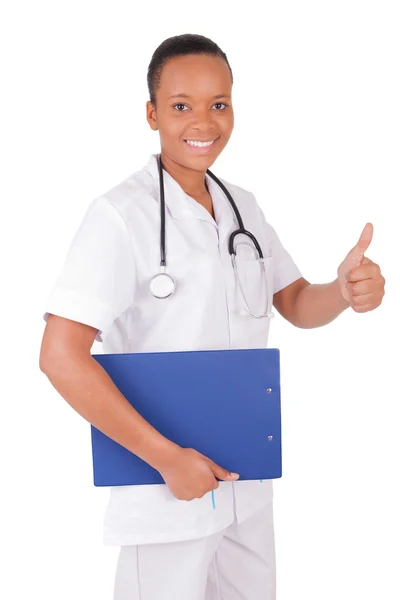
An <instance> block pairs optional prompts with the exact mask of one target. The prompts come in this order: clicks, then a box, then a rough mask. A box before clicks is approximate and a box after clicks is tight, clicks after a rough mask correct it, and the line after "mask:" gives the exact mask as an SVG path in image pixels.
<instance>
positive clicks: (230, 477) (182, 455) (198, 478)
mask: <svg viewBox="0 0 400 600" xmlns="http://www.w3.org/2000/svg"><path fill="white" fill-rule="evenodd" d="M159 473H160V474H161V476H162V477H163V479H164V481H165V483H166V484H167V486H168V487H169V489H170V490H171V492H172V493H173V495H174V496H175V498H178V500H193V499H194V498H202V497H203V496H204V495H205V494H207V492H210V491H212V490H215V489H217V487H218V486H219V482H218V481H217V479H216V477H218V478H219V479H222V480H223V481H235V480H237V479H238V478H239V475H238V474H237V473H230V472H229V471H227V470H226V469H224V468H223V467H220V466H219V465H217V464H216V463H215V462H213V461H212V460H211V459H210V458H208V457H207V456H204V454H201V453H200V452H197V450H194V449H193V448H181V447H178V448H177V450H176V452H174V453H173V455H172V456H171V460H170V462H169V464H168V465H167V466H166V467H163V468H162V469H161V470H159Z"/></svg>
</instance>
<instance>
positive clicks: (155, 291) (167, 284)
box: [150, 154, 274, 319]
mask: <svg viewBox="0 0 400 600" xmlns="http://www.w3.org/2000/svg"><path fill="white" fill-rule="evenodd" d="M157 163H158V173H159V177H160V213H161V228H160V238H161V239H160V255H161V261H160V273H157V274H156V275H154V277H152V279H151V280H150V292H151V293H152V295H153V296H154V297H155V298H159V299H163V298H168V297H169V296H171V295H172V294H173V292H174V291H175V281H174V280H173V278H172V277H171V275H169V274H168V273H166V272H165V271H166V266H167V263H166V259H165V193H164V177H163V164H162V161H161V154H159V155H158V156H157ZM206 172H207V174H208V175H209V176H210V177H211V178H212V179H213V180H214V181H215V182H216V183H217V184H218V185H219V186H220V188H221V189H222V190H223V192H224V193H225V195H226V197H227V198H228V200H229V202H230V203H231V206H232V208H233V210H234V212H235V215H236V219H237V222H238V224H239V229H236V230H235V231H233V232H232V233H231V234H230V237H229V246H228V247H229V254H230V256H231V260H232V266H233V269H234V272H235V277H236V280H237V282H238V284H239V289H240V292H241V295H242V298H243V301H244V304H245V306H246V310H247V311H248V313H249V314H250V315H251V316H252V317H255V318H256V319H262V318H264V317H267V318H272V317H274V313H273V312H271V309H270V307H269V298H268V296H269V295H268V281H267V273H266V270H265V265H264V262H263V260H264V255H263V252H262V250H261V246H260V244H259V243H258V240H257V238H256V237H255V236H254V235H253V234H252V233H251V232H250V231H246V229H245V228H244V225H243V220H242V217H241V215H240V213H239V210H238V208H237V206H236V204H235V202H234V200H233V198H232V196H231V194H230V193H229V191H228V190H227V189H226V187H225V186H224V184H223V183H222V181H220V180H219V179H218V178H217V177H216V176H215V175H214V174H213V173H211V171H210V170H208V169H207V171H206ZM239 233H241V234H243V235H246V236H247V237H249V238H250V239H251V241H252V242H253V244H254V246H255V247H256V250H257V253H258V257H259V258H257V259H256V260H257V261H258V263H259V265H260V268H261V270H262V272H263V273H264V277H265V284H266V296H267V306H266V310H265V312H264V313H262V314H261V315H257V314H255V313H254V312H252V310H251V309H250V307H249V304H248V302H247V299H246V295H245V293H244V290H243V286H242V283H241V281H240V277H239V274H238V270H237V265H236V250H235V248H234V246H233V242H234V240H235V237H236V236H237V235H238V234H239Z"/></svg>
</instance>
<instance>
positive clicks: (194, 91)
mask: <svg viewBox="0 0 400 600" xmlns="http://www.w3.org/2000/svg"><path fill="white" fill-rule="evenodd" d="M231 94H232V80H231V74H230V70H229V67H228V65H227V64H226V62H225V61H224V60H223V59H222V58H220V57H216V56H208V55H201V54H189V55H186V56H179V57H174V58H171V59H170V60H168V62H167V63H166V65H165V66H164V68H163V70H162V73H161V78H160V86H159V88H158V89H157V90H156V107H155V106H153V104H152V103H151V102H150V101H149V102H147V104H146V108H147V120H148V122H149V124H150V127H151V128H152V129H154V130H158V131H159V134H160V141H161V149H162V152H163V153H164V154H165V155H167V156H168V157H169V158H170V159H172V160H173V161H174V162H176V163H178V164H180V165H182V166H184V167H187V168H189V169H194V170H196V171H205V170H206V169H208V168H209V167H210V166H211V165H212V164H213V162H214V161H215V160H216V158H217V157H218V155H219V154H220V153H221V152H222V150H223V149H224V148H225V146H226V144H227V143H228V140H229V138H230V136H231V133H232V130H233V124H234V118H233V107H232V101H231ZM190 142H191V143H190ZM193 142H208V144H207V145H205V146H203V145H201V144H200V145H199V144H193ZM209 142H211V144H209Z"/></svg>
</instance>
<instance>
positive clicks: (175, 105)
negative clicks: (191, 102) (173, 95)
mask: <svg viewBox="0 0 400 600" xmlns="http://www.w3.org/2000/svg"><path fill="white" fill-rule="evenodd" d="M178 106H179V107H181V106H184V107H186V108H188V107H187V106H186V104H174V108H175V109H176V110H177V111H178V112H185V111H184V110H181V109H180V108H177V107H178Z"/></svg>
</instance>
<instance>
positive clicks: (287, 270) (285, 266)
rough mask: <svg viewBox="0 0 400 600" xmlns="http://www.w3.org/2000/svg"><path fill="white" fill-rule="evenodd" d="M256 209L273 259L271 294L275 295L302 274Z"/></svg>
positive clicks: (272, 229) (274, 232) (262, 214)
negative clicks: (272, 286)
mask: <svg viewBox="0 0 400 600" xmlns="http://www.w3.org/2000/svg"><path fill="white" fill-rule="evenodd" d="M258 208H259V210H260V213H261V219H262V222H263V227H264V231H265V235H266V239H267V244H268V248H269V252H270V255H271V256H273V257H274V260H273V265H274V291H273V293H274V294H276V293H277V292H279V291H280V290H282V289H283V288H285V287H286V286H288V285H290V284H291V283H293V282H294V281H296V280H297V279H300V277H302V274H301V271H300V269H299V267H298V266H297V265H296V263H295V262H294V260H293V258H292V257H291V255H290V254H289V252H288V251H287V250H286V249H285V248H284V247H283V245H282V243H281V241H280V239H279V237H278V235H277V233H276V231H275V229H274V228H273V227H272V225H270V224H269V223H268V222H267V221H266V219H265V215H264V213H263V211H262V209H261V208H260V206H259V207H258Z"/></svg>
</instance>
